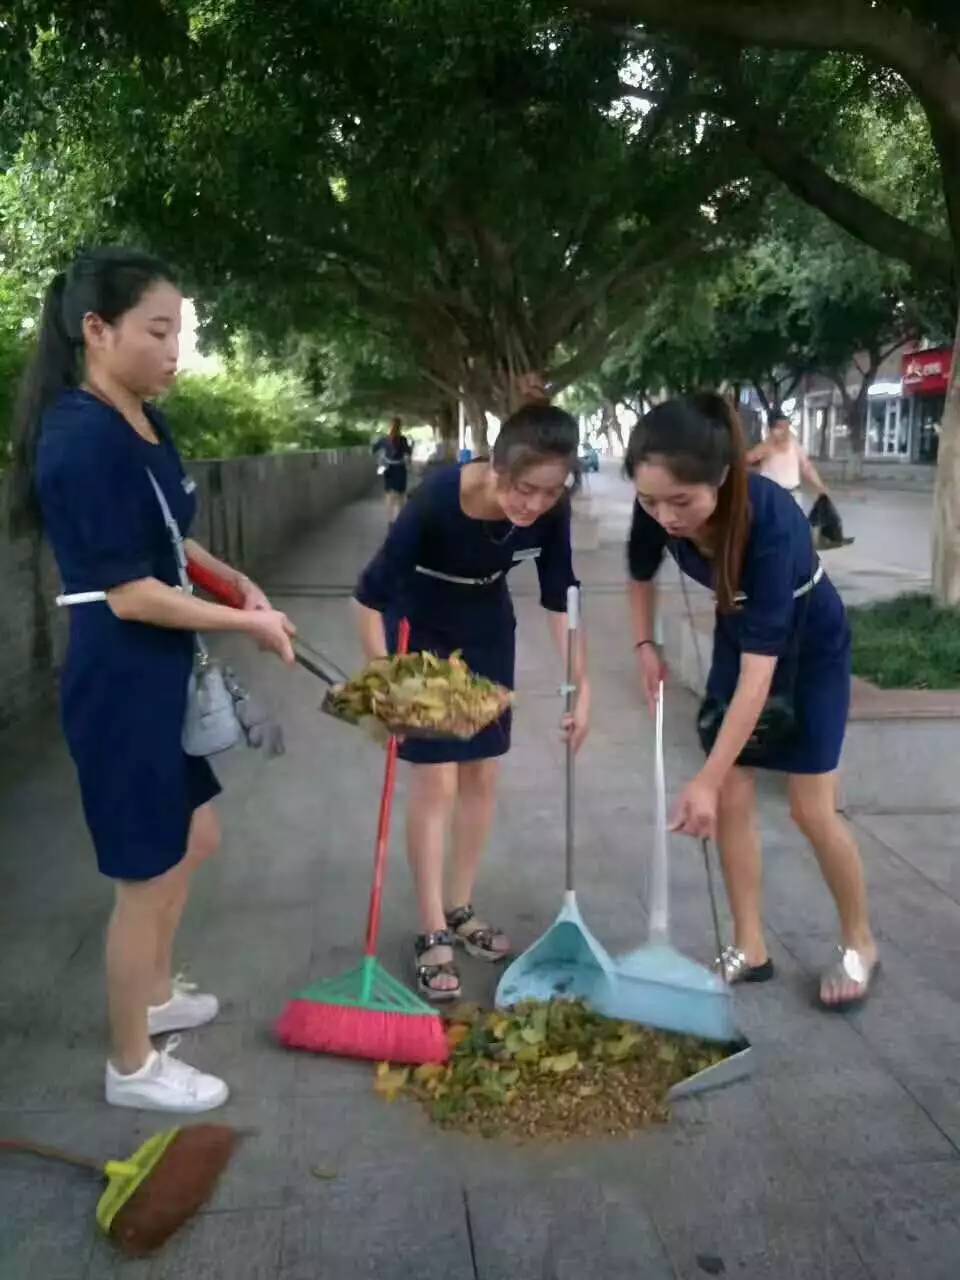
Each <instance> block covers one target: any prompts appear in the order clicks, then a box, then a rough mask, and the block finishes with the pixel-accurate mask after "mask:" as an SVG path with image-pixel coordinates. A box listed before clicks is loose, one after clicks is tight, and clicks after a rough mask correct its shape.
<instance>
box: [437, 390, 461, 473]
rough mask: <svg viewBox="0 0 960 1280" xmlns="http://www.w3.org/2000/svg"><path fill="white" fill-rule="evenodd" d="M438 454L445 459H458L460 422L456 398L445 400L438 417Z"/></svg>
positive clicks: (452, 460) (449, 460) (450, 460)
mask: <svg viewBox="0 0 960 1280" xmlns="http://www.w3.org/2000/svg"><path fill="white" fill-rule="evenodd" d="M435 430H436V433H437V443H438V446H439V448H438V450H437V452H438V456H439V458H441V459H442V460H444V461H447V462H454V461H456V457H457V451H458V446H459V443H460V441H459V438H458V437H459V434H460V423H459V417H458V414H457V404H456V401H455V400H445V401H444V402H443V405H442V406H441V408H440V411H439V413H438V414H437V417H436V422H435Z"/></svg>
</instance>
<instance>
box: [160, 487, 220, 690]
mask: <svg viewBox="0 0 960 1280" xmlns="http://www.w3.org/2000/svg"><path fill="white" fill-rule="evenodd" d="M146 471H147V476H148V478H149V480H150V484H151V486H152V487H153V492H154V493H155V495H156V498H157V503H158V504H159V507H160V511H161V512H162V514H163V523H164V524H165V525H166V528H167V533H168V534H169V535H170V542H171V545H172V546H173V558H174V560H175V561H176V565H177V577H178V578H179V579H180V590H181V591H185V592H186V593H187V595H189V596H192V595H193V583H192V582H191V581H190V574H189V573H188V571H187V551H186V547H185V546H184V539H183V534H182V533H181V532H180V526H179V524H177V517H176V516H175V515H174V514H173V512H172V511H171V510H170V503H169V502H168V501H167V497H166V494H165V493H164V492H163V490H162V489H161V488H160V484H159V482H158V480H157V477H156V476H155V475H154V474H153V471H152V470H151V469H150V468H149V467H147V469H146ZM193 642H194V645H195V647H196V651H197V657H198V658H199V660H200V662H201V664H203V665H206V663H208V662H209V661H210V654H209V653H208V651H207V646H206V645H205V644H204V643H203V641H202V640H201V639H200V636H199V634H198V633H197V632H196V631H195V632H194V633H193Z"/></svg>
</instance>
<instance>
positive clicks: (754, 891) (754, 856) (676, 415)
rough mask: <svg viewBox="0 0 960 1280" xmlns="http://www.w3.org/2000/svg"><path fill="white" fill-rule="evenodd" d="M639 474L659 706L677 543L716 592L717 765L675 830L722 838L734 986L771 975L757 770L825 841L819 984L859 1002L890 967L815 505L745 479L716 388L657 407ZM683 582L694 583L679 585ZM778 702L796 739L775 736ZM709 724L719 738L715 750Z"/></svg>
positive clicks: (635, 561) (712, 753) (644, 600)
mask: <svg viewBox="0 0 960 1280" xmlns="http://www.w3.org/2000/svg"><path fill="white" fill-rule="evenodd" d="M626 468H627V473H628V475H629V476H630V477H631V478H632V480H633V483H634V486H635V488H636V493H637V500H636V503H635V506H634V513H633V525H632V528H631V531H630V541H629V568H630V575H631V579H632V581H631V584H630V599H631V607H632V616H633V626H634V644H635V647H636V651H637V656H638V660H639V665H640V675H641V679H642V682H643V685H644V688H645V691H646V694H647V698H648V700H649V702H650V703H651V705H652V704H653V702H654V701H655V699H656V696H657V691H658V689H659V685H660V681H661V680H662V679H663V678H664V676H665V674H666V667H665V665H664V662H663V660H662V658H661V656H660V653H659V650H658V648H657V646H656V644H655V643H654V635H655V613H656V597H655V590H654V585H653V579H654V576H655V575H656V573H657V571H658V569H659V567H660V564H661V561H662V559H663V555H664V552H665V551H666V550H669V552H670V554H671V555H672V556H673V558H674V559H675V560H676V562H677V566H678V568H679V570H680V573H681V575H684V574H685V575H687V576H688V577H690V578H693V579H694V580H695V581H696V582H699V583H700V584H701V585H703V586H707V587H710V588H712V589H713V591H714V592H715V593H716V599H717V619H716V630H715V635H714V648H713V661H712V663H711V666H710V672H709V676H708V679H707V702H705V704H704V707H703V708H702V710H701V717H700V729H701V737H702V738H703V739H704V740H705V746H707V747H708V748H709V750H708V755H707V760H706V763H705V764H704V766H703V768H702V769H701V771H700V772H699V773H698V774H697V776H696V777H695V778H694V779H693V780H692V781H691V782H689V783H688V784H687V786H686V787H685V788H684V791H683V793H682V795H681V797H680V800H679V804H678V807H677V811H676V815H675V821H674V827H673V829H674V830H676V831H679V832H682V833H684V834H686V835H690V836H694V837H697V838H713V837H716V839H717V842H718V844H719V846H720V854H721V858H722V862H723V869H724V876H725V880H726V886H727V893H728V896H729V900H730V907H731V911H732V913H733V921H734V931H735V932H734V945H733V946H732V947H730V948H728V949H727V950H725V951H724V953H723V955H722V956H720V957H719V958H718V967H719V968H720V969H721V971H722V972H723V973H724V976H725V977H726V978H727V980H728V981H729V982H739V981H754V982H760V981H764V980H766V979H767V978H770V977H772V976H773V964H772V962H771V960H770V957H769V954H768V951H767V944H766V941H765V938H764V933H763V924H762V920H761V847H760V834H759V829H758V825H757V799H756V791H755V785H754V779H753V774H752V772H751V770H750V769H748V768H745V767H742V766H741V765H740V764H739V763H738V761H739V760H740V758H741V755H742V753H743V752H744V749H745V748H746V747H748V744H749V743H751V740H753V745H754V750H753V751H752V752H751V754H750V755H749V756H748V758H749V759H756V756H757V755H758V754H759V756H760V757H761V758H760V759H756V765H757V767H760V768H765V769H772V770H775V771H777V772H781V773H785V774H787V775H788V784H789V792H790V812H791V815H792V817H793V821H794V822H795V823H796V825H797V827H798V828H799V829H800V831H801V832H802V833H803V834H804V835H805V836H806V837H807V839H808V840H809V841H810V843H811V845H812V846H813V849H814V852H815V854H816V856H817V860H818V862H819V864H820V870H821V872H822V874H823V877H824V880H825V881H826V883H827V886H828V888H829V889H830V892H831V893H832V895H833V898H834V901H835V903H836V906H837V911H838V913H839V917H840V935H841V939H842V941H841V945H840V947H839V948H838V950H839V956H838V959H837V961H836V963H835V964H833V965H832V966H831V967H830V968H829V969H828V970H827V971H826V972H825V973H824V974H823V976H822V978H821V982H820V1001H821V1003H822V1004H823V1005H824V1006H826V1007H828V1008H836V1009H840V1008H849V1007H850V1006H851V1005H854V1004H857V1003H860V1002H862V1001H863V1000H864V999H865V998H866V996H867V994H868V992H869V989H870V983H871V979H872V977H873V974H874V971H875V969H876V965H877V947H876V944H875V942H874V938H873V934H872V932H871V929H870V922H869V917H868V911H867V894H866V888H865V884H864V874H863V865H862V861H861V858H860V853H859V850H858V848H857V845H856V841H855V839H854V837H853V834H852V832H851V830H850V828H849V826H848V825H847V823H846V822H845V821H844V819H843V818H842V817H841V816H840V814H839V813H838V811H837V766H838V763H839V760H840V753H841V749H842V746H843V738H844V733H845V730H846V722H847V712H848V708H849V702H850V630H849V626H848V623H847V617H846V613H845V611H844V607H843V603H842V601H841V599H840V596H839V595H838V594H837V591H836V589H835V588H834V586H833V584H832V583H831V582H830V580H829V579H828V578H827V577H826V575H825V574H824V572H823V569H822V567H821V566H820V564H819V563H818V561H817V557H816V553H815V552H814V550H813V545H812V539H811V536H810V528H809V526H808V524H807V521H806V518H805V517H804V515H803V512H802V511H801V510H800V508H799V507H798V506H797V505H796V503H795V502H793V501H792V500H791V498H790V497H789V495H788V494H787V493H786V492H785V490H784V489H782V488H781V487H780V486H779V485H777V484H775V483H773V482H772V481H770V480H768V479H766V478H764V477H762V476H756V475H749V474H748V471H747V465H746V459H745V451H744V439H743V432H742V428H741V426H740V422H739V419H738V417H737V415H736V413H735V411H734V410H733V408H732V406H730V405H729V404H728V403H727V401H726V400H724V399H723V398H721V397H720V396H717V395H710V394H704V395H699V396H693V397H690V398H686V399H678V400H670V401H668V402H666V403H665V404H661V405H658V406H657V407H656V408H654V409H653V410H651V411H650V412H649V413H648V414H647V415H646V416H645V417H644V418H642V419H641V420H640V422H639V423H638V424H637V426H636V427H635V428H634V430H633V434H632V435H631V438H630V443H629V446H628V449H627V455H626ZM681 581H682V579H681ZM771 695H773V696H774V697H776V698H778V699H779V700H780V709H781V711H782V710H783V707H784V704H786V705H787V706H788V707H790V708H792V710H793V713H794V716H795V723H794V724H793V726H792V731H784V730H783V723H784V722H783V719H782V717H781V721H780V723H781V735H780V740H779V741H777V740H776V735H773V734H771V732H770V721H769V719H768V721H767V744H766V746H764V745H763V741H762V739H763V728H762V724H761V720H762V716H763V714H764V713H765V711H766V709H767V707H768V706H769V705H770V704H769V703H768V699H770V698H771ZM711 720H712V725H713V731H714V732H715V738H714V739H713V741H712V745H711V744H710V740H711V737H712V734H711V733H710V732H709V727H710V723H711Z"/></svg>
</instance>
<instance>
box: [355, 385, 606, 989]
mask: <svg viewBox="0 0 960 1280" xmlns="http://www.w3.org/2000/svg"><path fill="white" fill-rule="evenodd" d="M540 390H541V392H542V387H541V388H540ZM577 442H578V430H577V424H576V422H575V421H574V420H573V418H571V417H570V415H569V414H567V413H564V412H563V411H562V410H560V409H557V408H554V407H552V406H551V405H549V404H548V403H546V402H545V401H543V400H541V401H538V402H536V403H531V404H527V405H525V406H524V407H522V408H520V409H519V410H518V411H517V412H516V413H514V414H513V415H512V416H511V417H509V418H508V419H507V420H506V422H505V423H504V425H503V427H502V429H501V432H500V435H499V436H498V438H497V442H496V445H495V446H494V449H493V456H492V458H491V459H490V460H489V461H486V460H480V461H476V462H471V463H469V464H467V465H466V466H463V467H459V466H456V465H453V466H447V467H444V468H442V469H438V470H437V471H435V472H434V473H433V474H432V475H431V476H429V477H428V478H427V479H426V480H424V482H423V484H422V485H421V486H420V488H419V489H418V491H417V493H416V495H415V496H414V498H413V499H412V501H411V502H410V503H409V504H408V506H407V507H406V508H405V509H404V511H403V512H401V514H400V517H399V519H398V520H397V522H396V524H394V526H393V528H392V530H391V532H390V534H389V535H388V537H387V540H386V542H385V543H384V545H383V547H382V548H381V549H380V551H379V552H378V553H377V555H376V556H375V557H374V558H373V560H372V561H371V562H370V563H369V565H368V566H367V568H366V569H365V570H364V572H363V574H362V575H361V577H360V580H359V583H358V585H357V589H356V601H355V603H356V609H357V613H358V622H359V630H360V637H361V641H362V644H363V649H364V652H365V654H366V656H367V658H368V659H372V658H377V657H380V656H382V655H384V654H386V653H387V652H388V650H393V649H394V648H395V646H396V635H397V629H398V623H399V620H400V619H401V618H402V617H406V618H408V619H409V621H410V624H411V639H410V648H411V650H413V651H416V650H430V651H432V652H434V653H437V654H439V655H441V656H448V655H449V654H451V653H452V652H453V651H454V650H457V649H460V650H462V651H463V655H464V658H465V660H466V661H467V663H468V664H469V665H470V667H471V668H472V669H473V670H474V671H476V672H478V673H479V674H480V675H483V676H487V677H489V678H490V679H492V680H496V681H499V683H500V684H503V685H506V686H507V687H509V688H512V687H513V683H514V647H515V638H514V633H515V628H516V619H515V615H514V611H513V603H512V601H511V598H510V593H509V591H508V589H507V574H508V573H509V571H510V570H511V569H512V568H513V566H514V565H517V564H521V563H522V562H523V561H525V560H534V561H535V562H536V565H537V570H538V573H539V578H540V600H541V604H542V605H543V607H544V608H545V609H546V610H547V615H548V617H549V619H550V623H551V631H552V633H553V638H554V641H555V643H556V645H557V648H558V649H559V650H560V652H561V653H563V652H564V651H565V649H566V597H567V589H568V588H569V587H570V586H572V585H575V583H576V580H575V578H574V573H573V564H572V555H571V548H570V504H569V501H568V496H567V495H568V485H569V483H570V478H571V476H572V475H573V473H574V470H575V467H576V458H577ZM575 669H576V675H575V681H576V684H577V690H578V693H577V700H576V708H575V711H574V713H573V715H572V716H571V717H570V718H569V719H567V720H565V721H564V733H565V734H566V735H567V736H568V737H569V738H571V739H572V741H573V744H574V745H575V746H576V747H579V746H580V744H581V743H582V742H583V740H584V738H585V736H586V734H587V728H588V722H589V714H590V687H589V684H588V682H587V673H586V662H585V655H584V649H583V646H582V644H581V645H580V646H579V647H578V652H577V653H576V655H575ZM510 729H511V717H510V712H509V711H508V712H507V713H506V714H505V715H504V716H503V717H502V718H501V719H500V720H498V721H497V722H496V723H495V724H493V725H491V726H490V727H489V728H487V729H485V730H483V732H481V733H480V734H478V735H477V736H476V737H475V738H473V739H472V740H471V741H469V742H430V741H422V740H416V741H414V740H410V741H407V742H405V743H403V744H402V746H401V748H400V755H401V757H402V758H403V759H404V760H406V761H408V762H409V763H410V764H411V765H412V766H413V769H412V778H411V785H410V797H409V808H408V814H407V845H408V857H409V861H410V868H411V871H412V874H413V878H414V881H415V884H416V889H417V897H418V903H419V911H420V924H421V927H422V930H423V932H422V933H421V934H419V935H418V936H417V938H416V940H415V943H414V953H415V960H414V964H415V972H416V981H417V987H418V989H419V990H420V991H421V992H422V993H423V994H424V995H426V996H427V997H428V998H431V999H434V1000H450V999H456V998H457V997H458V996H459V995H460V976H459V973H458V971H457V968H456V965H455V963H454V952H453V947H454V945H455V944H459V945H461V946H463V947H464V948H465V949H466V951H467V952H468V954H470V955H472V956H475V957H479V958H481V959H483V960H489V961H498V960H503V959H504V958H505V957H506V956H507V954H508V952H509V949H510V943H509V940H508V939H507V938H506V936H505V935H504V934H503V933H502V932H501V930H500V929H498V928H496V927H495V926H493V925H491V924H488V923H487V922H485V921H484V920H482V919H481V918H480V917H479V916H478V915H477V914H475V912H474V909H473V906H472V899H473V890H474V883H475V880H476V876H477V869H478V866H479V863H480V858H481V855H482V853H483V849H484V846H485V844H486V842H487V837H488V835H489V832H490V828H491V824H492V822H493V814H494V802H495V795H496V783H497V771H498V765H499V758H500V757H501V756H503V755H505V754H506V752H507V751H509V749H510ZM451 828H452V854H453V856H452V866H451V873H450V877H449V880H448V881H447V883H446V885H445V883H444V852H445V842H446V838H447V833H448V830H450V829H451ZM445 889H446V893H445V892H444V891H445Z"/></svg>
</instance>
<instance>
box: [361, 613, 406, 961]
mask: <svg viewBox="0 0 960 1280" xmlns="http://www.w3.org/2000/svg"><path fill="white" fill-rule="evenodd" d="M409 648H410V623H409V622H408V621H407V619H406V618H401V620H400V630H399V632H398V634H397V653H398V654H403V653H406V652H407V651H408V649H409ZM397 745H398V744H397V739H396V738H395V737H393V736H391V738H390V741H389V742H388V743H387V763H386V766H385V768H384V771H383V792H382V793H381V796H380V819H379V822H378V823H377V848H376V853H375V855H374V863H373V886H372V888H371V890H370V911H369V914H368V915H367V940H366V942H365V944H364V948H363V950H364V955H366V956H367V957H368V958H372V957H373V956H375V955H376V954H377V943H378V941H379V939H380V915H381V912H382V909H383V883H384V880H385V879H386V875H387V852H388V850H389V847H390V818H391V816H392V814H393V793H394V791H395V789H396V783H397Z"/></svg>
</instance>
